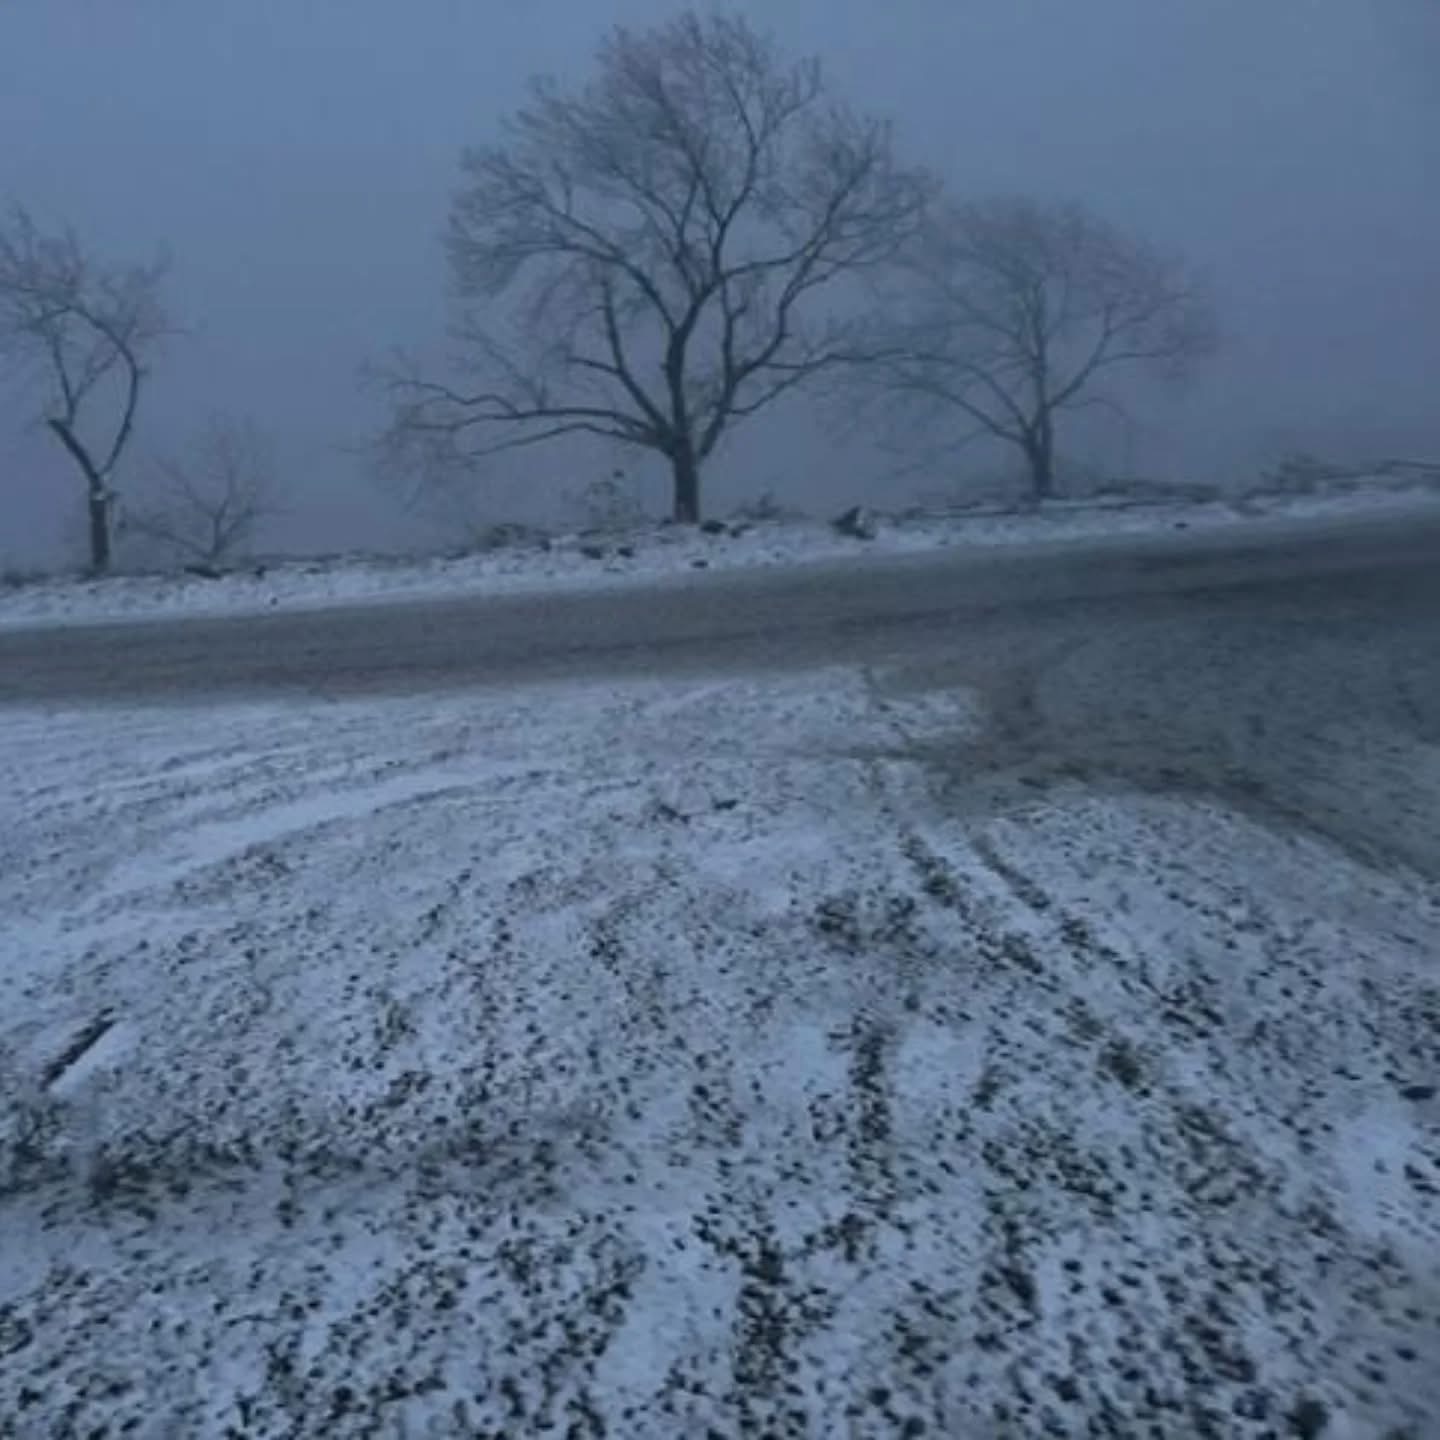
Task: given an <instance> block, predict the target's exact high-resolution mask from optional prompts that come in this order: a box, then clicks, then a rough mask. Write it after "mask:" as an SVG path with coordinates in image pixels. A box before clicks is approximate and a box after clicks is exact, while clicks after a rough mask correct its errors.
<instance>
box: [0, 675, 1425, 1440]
mask: <svg viewBox="0 0 1440 1440" xmlns="http://www.w3.org/2000/svg"><path fill="white" fill-rule="evenodd" d="M986 719H987V715H986V710H985V706H984V704H983V703H982V701H981V700H980V698H979V697H978V696H977V695H975V694H973V693H971V692H968V691H965V690H963V689H953V690H952V689H945V688H933V687H927V686H925V685H917V684H914V683H904V677H901V676H897V675H892V674H886V673H885V672H878V673H872V672H865V673H861V672H857V671H849V670H836V671H832V672H830V673H827V674H822V675H815V676H806V677H790V678H788V679H781V678H769V679H766V680H763V681H760V680H754V681H750V680H733V681H729V682H726V683H702V682H699V681H690V682H685V683H674V682H671V683H667V684H665V685H660V684H654V683H649V682H645V683H633V684H631V683H627V684H624V685H590V686H585V687H580V686H573V685H572V686H555V687H536V688H533V689H529V690H523V691H516V692H511V693H508V694H496V693H486V694H479V695H474V696H468V697H464V698H458V697H455V696H447V697H445V698H443V699H425V700H423V701H419V700H414V699H410V700H405V701H400V700H395V701H373V700H372V701H366V702H363V703H361V702H356V703H348V702H347V703H342V704H325V703H322V702H319V701H315V702H308V701H307V702H296V703H293V704H290V705H284V706H281V705H265V706H258V705H256V706H236V707H233V708H228V709H207V710H204V711H200V710H193V711H192V710H184V709H170V710H166V709H150V710H144V709H136V710H133V711H128V712H125V711H113V710H109V711H100V710H94V711H85V710H67V711H47V712H40V711H34V712H30V711H20V710H15V711H9V712H4V711H0V795H3V797H4V811H5V824H4V827H3V830H0V951H3V957H4V963H3V965H0V1435H3V1436H5V1437H7V1440H8V1437H15V1440H32V1437H33V1440H60V1437H68V1436H93V1435H107V1436H118V1435H129V1436H135V1437H137V1440H149V1437H156V1440H160V1437H166V1440H168V1437H176V1436H225V1435H228V1436H237V1437H238V1436H245V1437H268V1436H321V1435H324V1436H339V1437H346V1436H379V1437H396V1440H399V1437H422V1436H425V1437H469V1436H474V1437H478V1436H492V1437H498V1436H515V1437H520V1436H530V1435H539V1434H555V1435H565V1436H577V1437H589V1436H611V1437H623V1440H647V1437H657V1440H658V1437H667V1440H668V1437H675V1436H697V1437H699V1436H711V1437H729V1436H742V1435H755V1436H817V1437H827V1440H828V1437H841V1436H843V1437H870V1436H874V1437H891V1436H944V1437H967V1440H968V1437H978V1440H992V1437H995V1440H998V1437H1017V1440H1020V1437H1031V1436H1040V1435H1052V1436H1074V1437H1080V1436H1087V1437H1090V1436H1111V1437H1120V1440H1132V1437H1139V1436H1158V1437H1176V1440H1204V1437H1216V1440H1223V1437H1236V1436H1241V1437H1244V1436H1254V1437H1259V1436H1289V1435H1296V1436H1310V1437H1323V1440H1335V1437H1364V1440H1372V1437H1374V1440H1378V1437H1382V1436H1394V1437H1400V1436H1409V1437H1414V1440H1424V1437H1427V1436H1433V1435H1434V1434H1435V1433H1436V1431H1435V1429H1434V1417H1435V1416H1436V1415H1440V1267H1437V1256H1440V1098H1437V1092H1436V1088H1435V1084H1436V1079H1437V1062H1440V1054H1437V1036H1440V976H1437V974H1436V970H1435V959H1436V956H1437V954H1440V895H1437V890H1436V887H1435V885H1434V884H1433V883H1431V882H1429V881H1427V880H1425V879H1423V878H1422V877H1420V876H1418V875H1414V874H1410V873H1407V872H1406V871H1405V870H1404V869H1403V868H1395V869H1393V870H1388V871H1386V872H1385V873H1381V872H1379V871H1377V870H1375V869H1372V868H1369V867H1367V866H1365V865H1363V864H1362V863H1361V862H1360V861H1359V860H1358V859H1356V858H1353V857H1351V856H1349V855H1347V853H1345V852H1344V851H1342V850H1341V849H1339V848H1332V847H1330V846H1329V845H1328V844H1327V843H1326V842H1324V841H1323V840H1321V839H1318V838H1313V837H1304V836H1300V835H1297V834H1293V833H1286V832H1282V831H1280V830H1277V829H1275V828H1267V827H1266V826H1265V825H1263V824H1261V823H1259V822H1257V821H1256V820H1254V819H1249V818H1245V817H1244V816H1242V815H1241V814H1239V813H1238V812H1235V811H1232V810H1229V809H1226V808H1224V807H1223V806H1221V805H1219V804H1218V803H1215V802H1211V801H1207V800H1204V799H1202V798H1196V797H1191V798H1188V799H1187V798H1184V797H1181V796H1165V795H1162V794H1150V795H1144V794H1140V793H1133V794H1125V793H1120V792H1116V793H1106V792H1104V791H1102V790H1100V789H1097V788H1091V787H1087V786H1086V785H1084V784H1082V783H1081V782H1080V781H1078V780H1075V781H1067V780H1065V779H1063V778H1060V779H1058V780H1057V781H1056V783H1055V784H1054V785H1053V786H1052V787H1050V788H1048V789H1045V790H1037V791H1036V792H1034V794H1033V796H1032V798H1031V799H1030V800H1029V801H1028V802H1025V803H1017V804H1015V805H1013V806H1010V807H1008V808H1006V809H1003V810H998V811H995V812H994V813H988V814H978V813H975V812H974V811H973V810H968V811H967V810H966V809H965V807H963V806H958V805H956V804H955V803H954V787H955V777H956V775H957V774H959V775H962V776H963V774H964V767H965V764H966V756H967V754H968V753H969V747H970V746H972V745H973V744H976V743H977V741H978V740H979V738H980V737H981V735H982V733H983V731H984V727H985V724H986ZM941 755H943V756H944V757H945V764H944V766H943V767H940V768H938V769H937V766H936V758H935V757H937V756H941ZM1430 757H1431V763H1432V764H1433V762H1434V751H1433V750H1432V751H1431V752H1430ZM942 770H943V774H942V773H941V771H942ZM1427 1417H1428V1419H1427Z"/></svg>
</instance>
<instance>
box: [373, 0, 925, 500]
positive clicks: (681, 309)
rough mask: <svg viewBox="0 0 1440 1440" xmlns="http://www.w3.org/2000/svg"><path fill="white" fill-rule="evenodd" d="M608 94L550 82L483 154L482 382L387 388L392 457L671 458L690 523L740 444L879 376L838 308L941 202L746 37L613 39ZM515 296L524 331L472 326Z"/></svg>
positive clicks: (452, 244) (473, 297) (717, 25)
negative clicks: (815, 399)
mask: <svg viewBox="0 0 1440 1440" xmlns="http://www.w3.org/2000/svg"><path fill="white" fill-rule="evenodd" d="M599 72H600V73H599V76H598V78H597V79H596V80H595V81H594V83H593V84H591V85H590V86H588V87H587V88H585V89H584V90H582V91H580V92H579V93H574V94H571V93H566V92H565V91H563V90H561V89H559V88H557V87H556V86H555V85H553V84H551V83H545V82H537V83H536V84H535V86H534V89H533V94H532V98H531V100H530V103H529V104H528V105H527V106H526V107H525V108H523V109H521V110H520V111H519V113H518V114H516V115H515V116H514V117H513V118H512V119H511V120H510V121H509V122H508V125H507V130H506V134H505V137H504V142H503V143H501V144H498V145H492V146H488V147H485V148H481V149H477V150H472V151H470V152H468V153H467V154H466V156H465V158H464V172H465V176H466V184H465V186H464V188H463V189H462V190H461V192H460V193H459V195H458V197H457V198H456V200H455V202H454V207H453V210H452V213H451V217H450V228H449V236H448V239H449V258H450V264H451V269H452V273H453V278H454V283H455V289H456V291H457V295H458V298H459V300H460V301H461V302H462V306H463V305H470V306H471V307H472V308H470V309H468V310H462V314H461V317H460V319H459V321H458V322H457V325H456V328H455V334H456V337H457V339H458V340H459V341H460V343H461V345H462V346H463V358H462V362H461V363H462V370H463V372H464V373H465V374H466V376H467V378H466V380H465V381H463V382H461V381H457V382H456V383H455V384H451V383H444V382H440V381H436V380H433V379H430V378H427V377H424V376H422V375H420V374H418V373H417V372H416V370H415V369H414V368H413V367H411V368H410V369H408V370H403V369H402V370H401V371H400V372H399V373H392V374H391V375H390V377H389V383H390V385H391V388H392V390H393V393H394V396H395V399H396V401H397V414H396V418H395V423H394V426H393V428H392V430H391V432H390V440H391V442H392V444H396V445H398V446H399V447H400V448H402V449H403V448H404V447H407V446H408V447H413V448H414V450H415V452H416V453H417V454H418V455H419V457H420V458H422V460H424V461H425V462H427V463H430V464H433V463H434V461H435V455H436V452H435V445H436V441H437V438H438V439H439V440H440V441H441V442H442V443H443V445H445V446H447V447H453V450H454V451H455V453H457V454H461V455H465V456H475V455H478V454H485V453H492V452H494V451H496V450H500V449H506V448H512V447H515V446H519V445H528V444H533V443H536V442H538V441H543V440H548V439H550V438H552V437H555V436H560V435H570V434H577V433H581V434H590V435H599V436H604V437H607V438H609V439H612V440H619V441H621V442H622V443H624V444H627V445H631V446H636V447H639V448H641V449H645V450H649V451H652V452H655V453H658V454H659V455H661V456H663V457H664V458H665V460H666V461H667V462H668V464H669V467H670V472H671V476H672V481H673V500H674V503H673V508H674V515H675V518H676V519H677V520H681V521H687V522H694V521H696V520H698V519H699V517H700V475H701V467H702V465H703V464H704V462H705V460H706V459H708V458H709V457H710V456H711V455H712V454H713V453H714V451H715V448H716V446H717V445H718V444H719V442H720V440H721V438H722V437H723V436H724V435H725V433H726V431H727V429H728V428H729V427H730V426H731V425H733V424H734V423H735V422H737V421H739V420H742V419H744V418H745V417H747V416H750V415H754V414H755V413H756V412H757V411H759V410H761V409H763V408H764V407H765V406H767V405H769V404H771V403H772V402H773V401H775V400H777V399H778V398H779V397H780V396H782V395H784V394H786V393H787V392H789V391H790V390H792V389H794V388H795V387H797V386H799V385H802V384H804V383H805V382H807V381H809V380H811V379H812V378H813V377H815V376H817V375H819V374H820V373H821V372H823V371H826V370H829V369H831V368H833V367H836V366H839V365H843V364H846V363H850V362H856V361H859V360H861V359H863V358H864V346H863V343H862V339H861V330H860V328H859V327H858V326H857V325H856V324H855V323H854V322H853V321H851V322H847V321H846V320H844V319H842V318H840V314H839V310H838V306H837V304H836V303H835V302H837V301H838V300H839V299H840V298H841V297H840V296H839V295H838V293H837V292H838V291H840V290H841V288H842V284H841V282H843V281H844V280H845V279H846V278H847V277H854V276H856V275H858V274H861V273H863V272H865V271H867V270H870V269H871V268H872V267H875V266H877V265H879V264H881V263H882V262H885V261H888V260H890V259H892V258H893V257H894V255H895V254H896V252H897V249H898V248H899V247H900V246H901V245H902V243H903V242H904V241H905V240H907V239H908V238H909V237H910V235H911V233H912V231H913V230H914V228H915V227H916V224H917V221H918V220H919V218H920V216H921V214H922V211H923V208H924V206H925V203H926V200H927V198H928V195H929V193H930V189H931V186H930V183H929V181H928V179H927V177H926V176H924V175H923V174H922V173H921V172H919V171H912V170H906V169H902V168H901V167H900V166H899V165H897V163H896V161H895V159H894V157H893V154H892V148H891V140H890V133H889V130H888V127H887V126H886V125H885V124H884V123H882V122H880V121H878V120H874V119H870V118H866V117H862V116H857V115H856V114H854V113H852V112H851V111H850V110H848V109H847V108H845V107H844V106H843V105H841V104H839V103H838V102H837V101H836V100H834V99H833V98H832V97H831V95H830V94H829V92H828V90H827V88H826V85H825V82H824V79H823V76H822V74H821V71H820V67H819V65H818V63H817V62H815V61H813V60H811V61H806V62H802V63H800V64H795V65H788V64H786V63H784V62H783V61H782V60H781V58H780V57H779V56H778V55H777V53H776V51H775V49H774V48H773V47H772V45H771V44H770V43H769V42H768V41H767V40H765V39H764V38H762V37H761V36H760V35H758V34H757V33H756V32H755V31H753V30H752V29H751V28H750V27H749V25H747V24H746V22H745V21H743V20H741V19H727V18H721V17H710V18H705V19H701V18H698V17H697V16H695V15H685V16H683V17H681V18H679V19H676V20H674V21H671V22H670V23H668V24H665V25H663V26H661V27H659V28H658V29H655V30H651V31H647V32H642V33H637V32H633V31H630V30H627V29H623V28H622V29H617V30H615V31H614V32H613V33H612V34H611V36H610V37H609V39H608V40H607V41H606V42H605V43H604V44H603V46H602V47H601V50H600V53H599ZM822 292H828V294H826V295H825V296H822ZM507 295H509V296H513V298H514V299H515V301H516V302H517V303H516V304H515V305H514V306H513V307H512V308H511V309H510V311H509V313H508V317H501V316H500V315H497V313H496V312H495V310H494V309H493V308H492V309H491V310H489V311H488V312H487V313H485V314H483V315H482V314H481V313H479V311H478V310H477V309H475V308H473V307H474V306H475V305H477V304H479V305H486V304H492V303H493V302H495V301H497V300H499V299H500V298H501V297H504V296H507ZM822 300H828V301H830V302H831V303H830V304H829V305H828V306H827V307H826V308H821V302H822ZM502 318H508V321H509V324H508V327H507V328H505V329H504V330H503V332H502V331H501V330H497V328H496V327H497V325H500V324H501V323H502ZM470 437H473V438H470Z"/></svg>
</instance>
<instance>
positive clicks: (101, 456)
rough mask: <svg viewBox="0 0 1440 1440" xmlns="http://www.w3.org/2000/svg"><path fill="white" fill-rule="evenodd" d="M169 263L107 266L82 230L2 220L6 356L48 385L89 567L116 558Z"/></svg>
mask: <svg viewBox="0 0 1440 1440" xmlns="http://www.w3.org/2000/svg"><path fill="white" fill-rule="evenodd" d="M165 269H166V262H165V261H164V260H163V259H161V260H157V261H154V262H152V263H150V264H148V265H115V266H110V265H104V264H101V263H99V262H97V261H96V260H94V259H93V258H92V257H91V256H89V255H88V254H86V252H85V251H84V249H83V248H82V247H81V244H80V242H79V240H78V239H77V237H76V236H75V234H74V233H73V232H72V231H69V230H64V231H61V232H58V233H55V234H47V233H46V232H44V231H42V230H41V229H40V228H39V226H37V225H36V223H35V221H34V220H33V219H32V218H31V217H30V215H29V214H28V213H27V212H26V211H24V210H21V209H17V210H15V211H14V212H13V213H12V215H11V217H10V220H9V223H8V224H0V356H3V357H5V358H7V359H9V360H11V361H14V362H18V364H19V365H20V366H22V367H23V368H25V369H27V370H31V371H36V372H38V373H39V374H40V375H41V376H42V377H43V379H44V381H45V384H46V392H47V393H46V398H45V424H46V426H47V428H48V429H49V430H50V433H51V434H52V435H54V436H55V438H56V440H57V441H58V442H59V444H60V445H61V446H62V447H63V448H64V450H65V453H66V455H67V456H68V457H69V458H70V460H71V461H72V462H73V463H74V465H75V466H76V467H77V468H78V470H79V471H80V474H81V476H82V478H83V480H84V482H85V501H86V510H87V515H88V521H89V536H90V564H91V568H92V569H94V570H96V571H104V570H107V569H108V568H109V566H110V561H111V554H112V548H113V546H112V541H113V535H112V527H113V520H114V500H115V492H114V485H113V482H114V475H115V470H116V467H117V466H118V465H119V464H120V461H121V459H122V457H123V456H124V454H125V450H126V447H127V446H128V445H129V443H130V440H131V438H132V436H133V434H134V429H135V417H136V414H137V411H138V409H139V404H140V395H141V391H142V389H143V386H144V382H145V377H146V369H145V361H146V359H147V357H148V355H149V353H150V351H151V349H152V348H153V346H154V344H155V342H156V341H157V340H158V339H159V338H160V337H161V336H162V335H164V334H165V333H166V331H167V328H168V327H167V324H166V319H165V314H164V311H163V310H162V308H161V305H160V284H161V281H162V279H163V277H164V274H165Z"/></svg>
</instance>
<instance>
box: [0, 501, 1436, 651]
mask: <svg viewBox="0 0 1440 1440" xmlns="http://www.w3.org/2000/svg"><path fill="white" fill-rule="evenodd" d="M1410 510H1415V511H1419V512H1424V513H1430V514H1433V513H1435V512H1436V511H1437V510H1440V488H1437V487H1436V486H1434V485H1430V486H1419V485H1415V484H1413V483H1410V484H1397V483H1395V482H1393V481H1389V480H1384V481H1381V480H1377V481H1376V482H1374V483H1373V484H1371V485H1369V486H1366V487H1361V488H1359V489H1355V490H1352V491H1348V492H1344V493H1338V494H1331V495H1313V496H1289V497H1285V496H1270V497H1267V498H1264V499H1259V498H1251V499H1249V500H1247V501H1244V502H1241V503H1228V502H1218V501H1217V502H1213V503H1207V504H1171V505H1157V504H1134V503H1129V504H1124V503H1100V502H1083V503H1081V502H1069V503H1067V502H1057V503H1056V504H1054V505H1052V506H1050V507H1048V508H1047V509H1046V510H1044V511H1043V512H1042V513H1038V514H1034V513H1015V512H1010V513H1003V512H1002V513H983V512H970V513H966V512H956V513H952V514H928V515H911V516H908V517H896V518H893V519H886V520H882V523H881V526H880V531H879V534H878V535H877V536H876V537H875V538H874V539H873V540H860V539H854V538H851V537H848V536H844V535H841V534H838V533H837V532H836V531H835V530H834V528H833V527H831V526H830V525H828V524H826V523H823V522H821V521H807V520H788V521H783V522H771V523H764V524H759V525H752V526H750V527H749V528H748V529H745V530H744V533H742V534H739V535H735V534H730V533H725V534H705V533H702V532H697V531H694V530H689V529H672V528H668V527H662V528H653V529H648V530H644V531H640V532H637V533H632V534H626V535H610V536H605V535H583V536H582V535H569V536H562V537H557V538H555V539H553V540H551V541H549V542H547V544H548V548H541V547H540V546H539V545H537V544H528V545H514V546H508V547H505V548H501V549H496V550H492V551H489V552H487V553H483V554H472V555H465V556H461V557H458V558H432V559H426V560H401V559H379V558H374V557H369V558H367V557H357V556H351V557H342V558H339V559H327V560H306V561H285V562H278V563H275V564H270V565H266V566H264V567H261V568H260V569H259V570H258V571H257V570H256V569H247V570H241V571H237V572H235V573H232V574H227V575H225V576H223V577H221V578H220V579H204V578H201V577H199V576H195V575H187V574H161V575H129V576H127V575H117V576H114V577H111V578H108V579H105V580H98V581H97V580H77V579H73V578H72V579H54V580H46V581H36V582H32V583H27V584H20V585H10V586H4V585H0V627H3V626H11V627H14V626H35V625H47V624H75V623H93V622H97V621H106V620H138V619H147V618H153V619H160V618H164V617H166V616H181V615H223V614H253V613H259V612H265V611H271V610H277V609H282V610H296V609H305V608H314V607H317V606H329V605H337V604H345V603H350V602H364V601H372V600H381V599H386V598H393V599H411V600H420V599H427V598H441V597H456V596H460V595H483V594H516V593H525V592H534V591H537V590H556V589H582V590H583V589H591V588H595V587H601V586H610V585H624V584H634V583H642V584H645V583H653V582H654V581H655V580H656V579H658V578H661V577H665V576H675V575H686V574H689V573H691V572H692V571H694V570H696V569H714V570H724V569H745V568H750V567H754V566H763V565H786V564H796V563H799V562H803V561H819V560H839V559H844V558H846V557H850V556H856V555H873V554H886V553H890V554H904V553H911V552H917V551H929V550H938V549H945V548H950V547H965V546H973V547H980V548H984V547H993V546H1013V545H1033V544H1045V543H1052V542H1055V541H1067V540H1070V541H1083V540H1092V539H1095V538H1096V537H1099V536H1122V535H1147V534H1164V533H1168V532H1170V531H1172V530H1174V529H1176V528H1187V529H1190V530H1194V531H1196V532H1205V531H1224V530H1227V529H1234V528H1236V527H1239V526H1248V527H1255V526H1257V525H1259V526H1263V525H1264V524H1266V523H1267V522H1270V523H1275V522H1281V523H1284V522H1288V521H1295V520H1303V519H1325V518H1337V519H1338V518H1344V517H1347V516H1352V515H1354V516H1366V515H1373V516H1383V515H1392V514H1395V513H1397V512H1400V513H1404V512H1406V511H1410Z"/></svg>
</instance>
